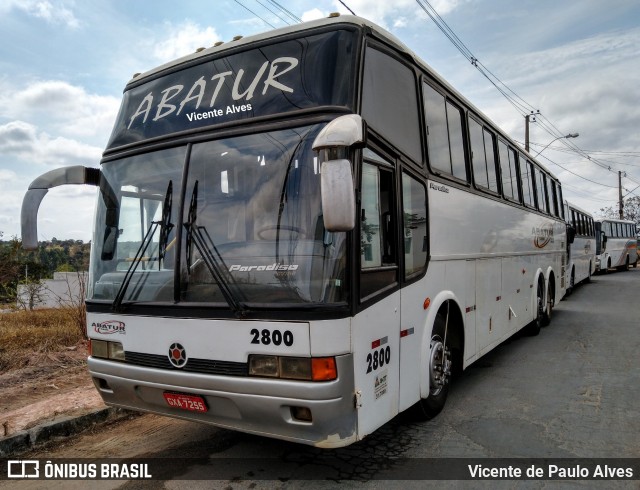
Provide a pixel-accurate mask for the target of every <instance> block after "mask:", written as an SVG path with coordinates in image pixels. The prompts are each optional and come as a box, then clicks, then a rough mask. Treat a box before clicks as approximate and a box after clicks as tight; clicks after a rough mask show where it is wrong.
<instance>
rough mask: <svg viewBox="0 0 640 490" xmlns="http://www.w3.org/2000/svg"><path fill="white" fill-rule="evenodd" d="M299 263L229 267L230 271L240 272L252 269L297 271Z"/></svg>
mask: <svg viewBox="0 0 640 490" xmlns="http://www.w3.org/2000/svg"><path fill="white" fill-rule="evenodd" d="M297 270H298V265H297V264H291V265H286V264H277V263H274V264H271V265H232V266H230V267H229V272H234V271H239V272H251V271H260V272H262V271H277V272H283V271H297Z"/></svg>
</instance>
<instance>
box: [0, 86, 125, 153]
mask: <svg viewBox="0 0 640 490" xmlns="http://www.w3.org/2000/svg"><path fill="white" fill-rule="evenodd" d="M119 106H120V101H119V100H118V99H117V98H115V97H110V96H103V95H96V94H90V93H87V91H86V90H85V89H84V88H83V87H78V86H75V85H71V84H69V83H67V82H63V81H59V80H45V81H39V82H34V83H31V84H30V85H27V86H26V87H25V88H24V89H16V87H11V86H7V85H6V84H5V86H3V87H2V91H1V92H0V116H3V117H5V118H7V119H19V120H22V121H26V122H33V123H36V124H37V126H38V127H40V128H45V130H47V131H49V132H52V133H59V134H63V135H67V136H72V137H74V138H83V139H84V138H88V139H93V141H94V142H95V143H96V144H98V143H99V144H101V145H104V144H105V143H106V140H107V138H108V136H109V134H110V133H111V129H112V127H113V123H114V121H115V118H116V115H117V113H118V107H119Z"/></svg>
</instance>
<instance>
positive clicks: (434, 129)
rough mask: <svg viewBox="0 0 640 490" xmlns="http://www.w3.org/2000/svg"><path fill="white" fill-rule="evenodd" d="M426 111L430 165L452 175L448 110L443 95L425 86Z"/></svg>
mask: <svg viewBox="0 0 640 490" xmlns="http://www.w3.org/2000/svg"><path fill="white" fill-rule="evenodd" d="M423 87H424V111H425V117H426V120H427V146H428V148H429V164H430V165H431V168H432V169H434V170H440V171H442V172H446V173H448V174H450V173H451V156H450V152H449V131H448V129H447V110H446V106H445V99H444V96H443V95H440V93H438V92H436V91H435V90H434V89H433V88H432V87H431V86H430V85H427V84H424V85H423Z"/></svg>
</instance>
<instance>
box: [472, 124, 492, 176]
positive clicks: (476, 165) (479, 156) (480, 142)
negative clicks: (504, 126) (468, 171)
mask: <svg viewBox="0 0 640 490" xmlns="http://www.w3.org/2000/svg"><path fill="white" fill-rule="evenodd" d="M469 138H470V142H471V162H472V164H473V180H474V182H475V183H476V185H479V186H481V187H486V188H488V187H489V182H488V178H487V160H486V156H485V153H484V139H483V136H482V126H480V124H478V123H477V122H476V121H475V120H474V119H471V118H469Z"/></svg>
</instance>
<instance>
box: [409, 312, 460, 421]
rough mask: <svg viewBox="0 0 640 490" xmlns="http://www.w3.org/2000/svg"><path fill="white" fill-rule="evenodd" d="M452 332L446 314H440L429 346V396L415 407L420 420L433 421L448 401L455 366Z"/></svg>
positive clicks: (415, 412)
mask: <svg viewBox="0 0 640 490" xmlns="http://www.w3.org/2000/svg"><path fill="white" fill-rule="evenodd" d="M447 330H448V331H447ZM451 330H452V329H451V325H449V326H448V327H447V317H446V314H442V313H438V315H437V316H436V321H435V324H434V326H433V333H432V336H431V342H430V345H429V365H428V373H427V374H428V375H429V395H428V396H427V398H422V399H421V400H420V401H418V403H417V404H416V405H415V406H414V414H415V415H416V416H417V417H418V418H419V419H422V420H429V419H432V418H433V417H435V416H436V415H438V414H439V413H440V412H441V411H442V409H443V408H444V405H445V402H446V401H447V395H448V394H449V385H450V383H451V370H452V366H453V363H452V354H451V341H450V338H451V337H450V335H451V333H452V332H451Z"/></svg>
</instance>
